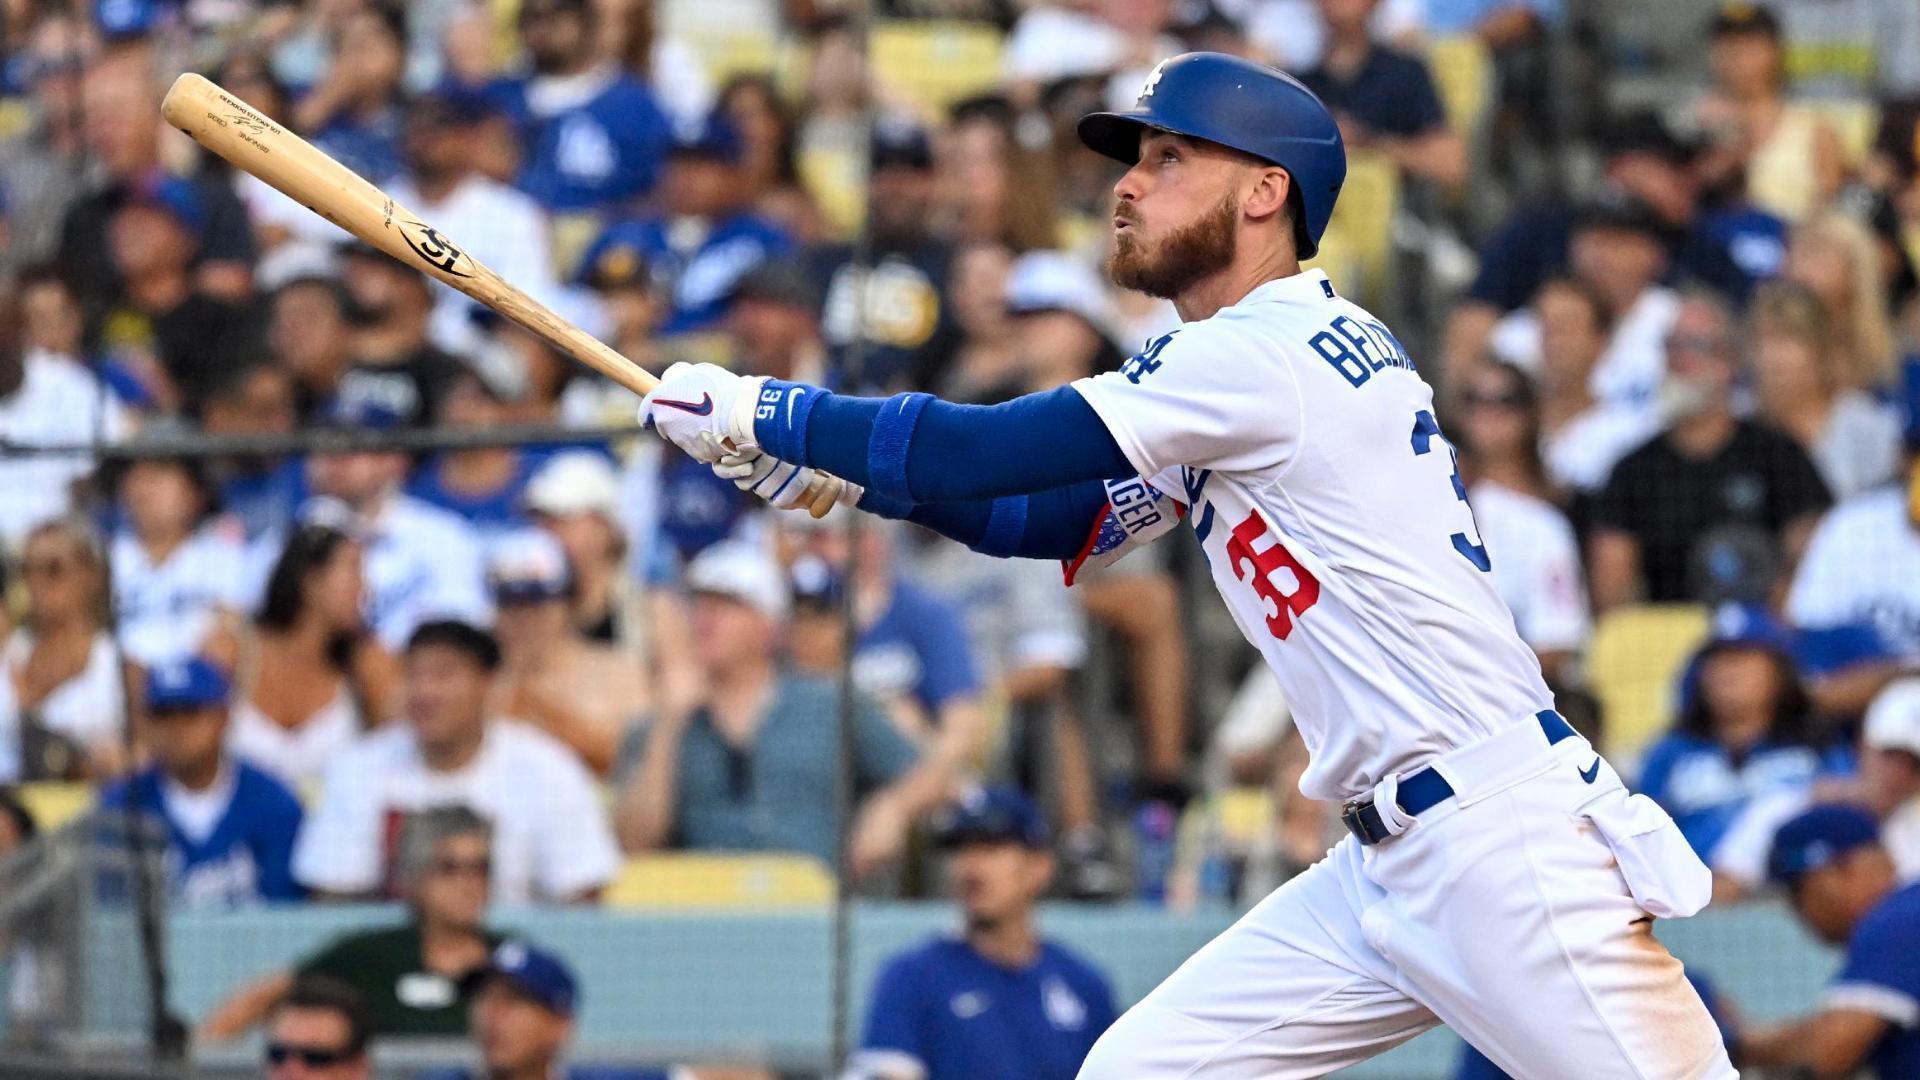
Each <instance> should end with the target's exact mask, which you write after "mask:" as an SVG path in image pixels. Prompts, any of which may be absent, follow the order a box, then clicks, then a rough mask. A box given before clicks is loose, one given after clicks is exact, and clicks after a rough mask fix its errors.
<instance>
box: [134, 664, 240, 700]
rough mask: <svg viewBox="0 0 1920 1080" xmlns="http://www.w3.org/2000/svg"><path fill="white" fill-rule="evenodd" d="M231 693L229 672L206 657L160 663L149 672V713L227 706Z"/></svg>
mask: <svg viewBox="0 0 1920 1080" xmlns="http://www.w3.org/2000/svg"><path fill="white" fill-rule="evenodd" d="M230 690H231V684H229V683H228V682H227V676H226V673H225V672H223V671H221V670H220V669H219V668H217V667H215V666H213V664H212V663H211V662H210V661H208V660H207V659H205V658H204V657H199V656H190V657H187V658H186V659H184V660H174V661H171V662H169V663H165V664H156V665H154V666H153V667H152V668H151V669H149V670H148V671H147V710H148V711H149V712H183V711H185V710H188V709H204V708H207V707H208V706H212V705H225V704H226V703H227V694H228V692H229V691H230Z"/></svg>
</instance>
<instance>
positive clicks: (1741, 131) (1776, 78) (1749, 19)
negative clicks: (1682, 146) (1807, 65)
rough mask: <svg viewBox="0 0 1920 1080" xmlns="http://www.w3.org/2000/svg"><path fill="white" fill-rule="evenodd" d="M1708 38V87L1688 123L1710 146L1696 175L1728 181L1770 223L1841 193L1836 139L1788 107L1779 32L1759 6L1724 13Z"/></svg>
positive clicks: (1801, 107) (1801, 214)
mask: <svg viewBox="0 0 1920 1080" xmlns="http://www.w3.org/2000/svg"><path fill="white" fill-rule="evenodd" d="M1710 33H1711V35H1712V39H1713V41H1712V48H1711V51H1710V53H1709V54H1708V60H1709V67H1710V68H1711V69H1712V72H1713V83H1714V85H1713V88H1712V89H1711V90H1709V91H1708V93H1707V96H1706V97H1705V99H1704V100H1702V101H1701V102H1700V103H1699V105H1698V106H1697V108H1696V109H1695V116H1694V119H1695V121H1696V122H1697V123H1698V124H1699V125H1700V126H1701V127H1702V128H1703V129H1705V131H1706V132H1707V135H1708V138H1709V139H1710V140H1711V143H1712V147H1711V149H1710V150H1709V152H1708V153H1707V154H1706V155H1705V157H1704V158H1703V160H1702V162H1701V168H1702V170H1703V171H1704V172H1705V173H1706V174H1707V176H1708V178H1709V179H1710V180H1725V179H1728V178H1731V179H1732V180H1733V181H1734V182H1733V184H1732V185H1731V186H1735V187H1744V189H1745V190H1746V192H1747V194H1748V196H1749V197H1750V198H1751V199H1752V200H1753V202H1754V204H1755V205H1756V206H1758V207H1760V208H1761V209H1762V210H1765V211H1767V212H1768V213H1770V214H1773V215H1775V216H1776V217H1779V218H1781V219H1783V220H1786V221H1790V222H1793V221H1800V220H1803V219H1805V218H1806V217H1808V216H1809V215H1811V214H1813V213H1815V212H1817V211H1819V210H1820V209H1821V208H1823V207H1825V206H1826V205H1827V204H1828V203H1829V202H1830V201H1831V200H1832V199H1833V196H1834V194H1835V193H1836V192H1838V191H1839V190H1840V182H1841V180H1842V178H1843V177H1844V173H1845V162H1844V161H1843V158H1842V153H1841V147H1840V140H1839V137H1838V136H1837V135H1835V134H1834V131H1833V128H1832V127H1831V126H1830V125H1829V124H1827V122H1826V121H1825V120H1823V119H1822V118H1821V117H1820V115H1819V113H1817V112H1815V111H1814V110H1813V109H1812V108H1810V107H1808V106H1807V105H1805V104H1801V103H1799V102H1795V101H1791V100H1789V98H1788V94H1787V66H1786V52H1785V49H1784V48H1783V43H1782V40H1781V31H1780V24H1779V21H1778V19H1777V18H1776V17H1775V16H1774V15H1773V14H1772V13H1771V12H1769V11H1768V10H1767V9H1766V8H1765V7H1764V6H1761V5H1758V4H1741V5H1729V6H1728V7H1727V8H1726V9H1725V10H1724V11H1723V12H1722V13H1721V14H1719V15H1718V16H1716V17H1715V18H1714V20H1713V22H1712V25H1711V27H1710Z"/></svg>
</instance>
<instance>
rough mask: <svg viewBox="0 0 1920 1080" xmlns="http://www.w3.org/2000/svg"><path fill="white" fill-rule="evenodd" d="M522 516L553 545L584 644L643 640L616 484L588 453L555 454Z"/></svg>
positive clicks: (603, 462) (536, 479) (607, 466)
mask: <svg viewBox="0 0 1920 1080" xmlns="http://www.w3.org/2000/svg"><path fill="white" fill-rule="evenodd" d="M526 508H527V514H528V515H529V516H530V517H531V518H532V519H533V523H534V525H535V526H537V527H539V528H541V529H544V530H545V531H546V532H547V533H549V534H551V535H552V536H553V538H554V539H556V540H558V541H559V542H560V548H561V550H562V551H563V552H564V553H565V555H566V560H567V576H568V580H569V581H570V582H571V588H570V589H569V592H568V598H567V607H568V610H569V617H570V620H571V622H572V624H573V627H574V629H575V630H576V631H577V632H578V633H579V634H580V635H581V636H583V637H584V638H585V639H586V640H588V641H595V642H599V643H601V644H605V645H615V644H621V645H635V644H638V643H639V640H640V639H641V638H643V637H644V634H643V631H642V629H641V627H642V624H643V623H644V616H643V615H641V614H640V613H638V612H637V611H636V610H635V605H636V604H638V603H639V602H640V598H639V596H638V595H637V594H636V589H635V586H636V585H637V582H635V581H634V579H633V577H632V576H631V575H629V574H628V573H626V565H627V563H626V560H627V536H626V532H625V529H624V527H623V524H622V521H623V514H622V510H621V497H620V477H619V475H618V474H617V473H615V472H614V469H613V465H612V464H611V463H610V462H608V461H607V459H606V456H605V455H603V454H600V453H596V452H594V451H591V450H568V451H563V452H562V453H559V454H555V455H554V456H553V457H552V458H549V459H548V460H547V462H546V464H544V465H542V466H541V467H540V471H539V472H537V473H535V474H534V476H533V479H532V480H531V481H530V482H529V483H528V484H527V492H526Z"/></svg>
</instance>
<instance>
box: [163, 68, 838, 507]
mask: <svg viewBox="0 0 1920 1080" xmlns="http://www.w3.org/2000/svg"><path fill="white" fill-rule="evenodd" d="M160 113H161V115H162V116H164V117H166V120H167V123H169V124H172V125H173V126H174V127H177V128H179V129H180V130H181V131H184V132H186V133H187V134H188V135H190V136H192V137H193V140H194V141H195V142H197V143H199V144H200V145H201V146H204V147H206V148H207V149H209V150H211V151H213V152H214V153H216V154H218V155H220V156H221V157H223V158H225V159H226V160H227V161H229V162H231V163H232V164H233V166H234V167H235V168H237V169H241V170H243V171H245V172H248V173H251V174H252V175H254V176H257V177H259V178H260V179H261V180H263V181H265V182H266V183H267V185H268V186H270V187H272V188H274V189H275V190H277V191H279V192H281V193H282V194H284V195H286V196H287V197H288V198H291V199H293V200H294V201H296V202H298V203H299V204H300V205H302V206H304V207H306V208H307V209H309V210H312V211H313V212H314V213H316V214H319V215H320V216H321V217H323V218H326V219H327V220H328V221H331V222H333V223H334V224H335V225H338V226H340V227H341V228H342V229H345V230H346V231H348V232H350V233H352V234H353V235H355V236H357V237H359V238H360V239H361V240H364V241H366V242H367V243H369V244H372V245H373V246H374V247H376V248H379V249H380V250H381V251H384V252H386V253H387V254H388V255H391V256H393V257H394V258H395V259H398V260H399V261H400V263H401V264H402V265H405V266H411V267H413V268H415V269H417V270H421V271H424V272H425V273H427V274H430V275H432V276H433V277H434V278H437V279H438V280H440V281H444V282H446V283H447V284H448V285H451V286H453V287H454V288H456V289H459V290H460V291H461V292H463V293H466V294H467V295H468V296H471V297H473V298H474V299H475V300H478V301H479V302H481V303H482V304H485V305H487V306H488V307H490V308H492V309H493V310H495V311H497V312H499V313H500V314H502V315H504V316H506V317H507V318H509V319H512V320H513V321H514V322H516V323H519V324H520V325H521V326H524V327H526V328H527V329H528V330H530V331H532V332H533V333H535V334H537V335H539V337H540V338H541V340H543V341H545V342H546V343H547V344H549V345H551V346H553V347H554V348H555V349H558V350H560V351H561V352H562V353H565V354H566V355H568V356H571V357H573V358H574V359H575V360H578V361H579V362H580V363H582V364H585V365H587V366H588V367H590V368H592V369H593V370H595V371H597V372H599V373H600V374H602V375H605V376H606V377H607V378H609V379H612V380H613V381H614V382H617V383H619V384H620V385H621V386H624V387H626V388H627V389H629V390H631V391H633V392H634V393H636V394H639V395H641V396H643V397H644V396H645V395H646V394H647V392H648V391H650V390H652V389H653V388H654V386H655V385H656V384H657V383H658V382H659V380H658V379H656V378H655V377H654V376H653V375H651V374H649V373H648V372H647V370H646V369H645V368H642V367H641V366H640V365H638V364H636V363H634V362H633V361H631V360H629V359H627V358H626V357H624V356H622V355H620V354H619V353H618V352H616V351H614V350H613V349H612V348H609V347H608V346H607V345H606V344H605V343H603V342H601V341H600V340H599V339H598V338H596V337H594V336H593V335H592V334H589V333H587V332H586V331H585V330H582V329H580V328H579V327H577V326H575V325H573V324H572V323H570V322H568V321H567V320H565V319H563V318H561V317H560V316H559V315H556V314H554V312H553V311H552V309H550V308H548V307H547V306H546V305H544V304H542V303H540V302H539V301H537V300H535V299H534V298H533V297H531V296H528V295H527V294H526V293H525V292H524V291H522V290H520V289H519V288H516V287H515V286H514V285H513V284H512V283H511V282H509V281H507V280H506V279H504V278H502V277H501V276H500V275H498V274H496V273H494V272H493V271H492V270H489V269H487V268H486V267H484V266H482V265H480V263H478V262H477V261H475V260H474V258H473V256H471V255H468V254H467V253H466V251H465V250H463V249H462V248H461V247H460V246H459V244H457V243H456V242H455V241H454V240H453V238H452V237H449V236H446V235H444V234H442V233H441V232H439V231H438V230H436V229H435V228H434V227H433V226H431V225H429V224H427V223H426V222H424V221H421V220H420V218H419V217H418V216H416V215H415V214H414V213H413V212H412V211H410V210H408V209H407V208H406V207H404V206H401V205H399V204H398V203H396V202H394V201H393V199H392V198H391V197H389V196H388V195H387V193H386V192H384V191H381V190H380V189H379V188H377V187H375V186H374V185H373V184H372V183H370V182H368V181H367V180H366V179H364V178H363V177H361V176H360V175H359V174H358V173H355V172H354V171H353V170H351V169H349V168H347V167H346V166H345V165H342V164H340V163H339V162H338V161H335V160H334V159H332V158H330V157H328V156H327V155H326V154H325V153H323V152H321V151H320V150H318V149H316V148H315V147H314V146H313V145H312V144H311V143H308V142H307V141H306V140H305V139H302V138H301V137H300V136H298V135H295V134H294V133H293V132H291V131H288V130H287V129H286V128H284V127H282V126H281V125H279V124H278V123H275V122H274V121H272V120H270V119H268V118H267V117H266V116H265V115H264V114H262V113H261V112H260V111H259V110H257V109H255V108H253V107H252V106H251V105H248V104H247V103H246V102H244V101H241V100H240V99H239V98H237V97H235V96H234V95H233V94H231V93H229V92H227V91H226V90H224V89H222V88H221V87H220V86H218V85H216V84H215V83H213V82H211V81H209V80H208V79H206V78H203V77H202V76H199V75H195V74H193V73H192V72H188V73H187V74H185V75H182V76H180V78H178V79H177V80H175V81H174V84H173V88H172V89H170V90H168V91H167V96H166V98H165V100H163V101H162V102H161V103H160ZM839 490H840V482H839V481H837V480H834V479H833V478H832V477H829V476H826V475H825V474H824V473H823V474H819V478H818V479H816V480H815V482H814V485H813V486H812V487H811V488H809V489H808V493H807V496H806V498H805V499H804V500H803V501H802V505H804V506H806V507H807V508H808V509H809V511H810V512H812V514H813V516H815V517H822V516H824V515H825V514H826V512H827V511H828V510H829V509H831V508H832V507H833V502H834V498H836V497H837V496H838V493H839Z"/></svg>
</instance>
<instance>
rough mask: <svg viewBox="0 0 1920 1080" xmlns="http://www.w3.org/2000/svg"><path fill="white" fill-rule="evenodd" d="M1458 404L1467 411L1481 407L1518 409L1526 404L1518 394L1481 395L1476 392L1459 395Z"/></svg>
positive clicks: (1471, 391)
mask: <svg viewBox="0 0 1920 1080" xmlns="http://www.w3.org/2000/svg"><path fill="white" fill-rule="evenodd" d="M1460 404H1462V405H1465V406H1466V407H1467V408H1469V409H1476V408H1480V407H1481V406H1488V407H1491V408H1496V409H1518V408H1520V407H1521V406H1522V405H1524V404H1526V403H1525V402H1524V401H1522V400H1521V398H1520V395H1519V394H1513V393H1507V394H1482V393H1480V392H1479V391H1476V390H1469V391H1467V392H1466V393H1464V394H1461V395H1460Z"/></svg>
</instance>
